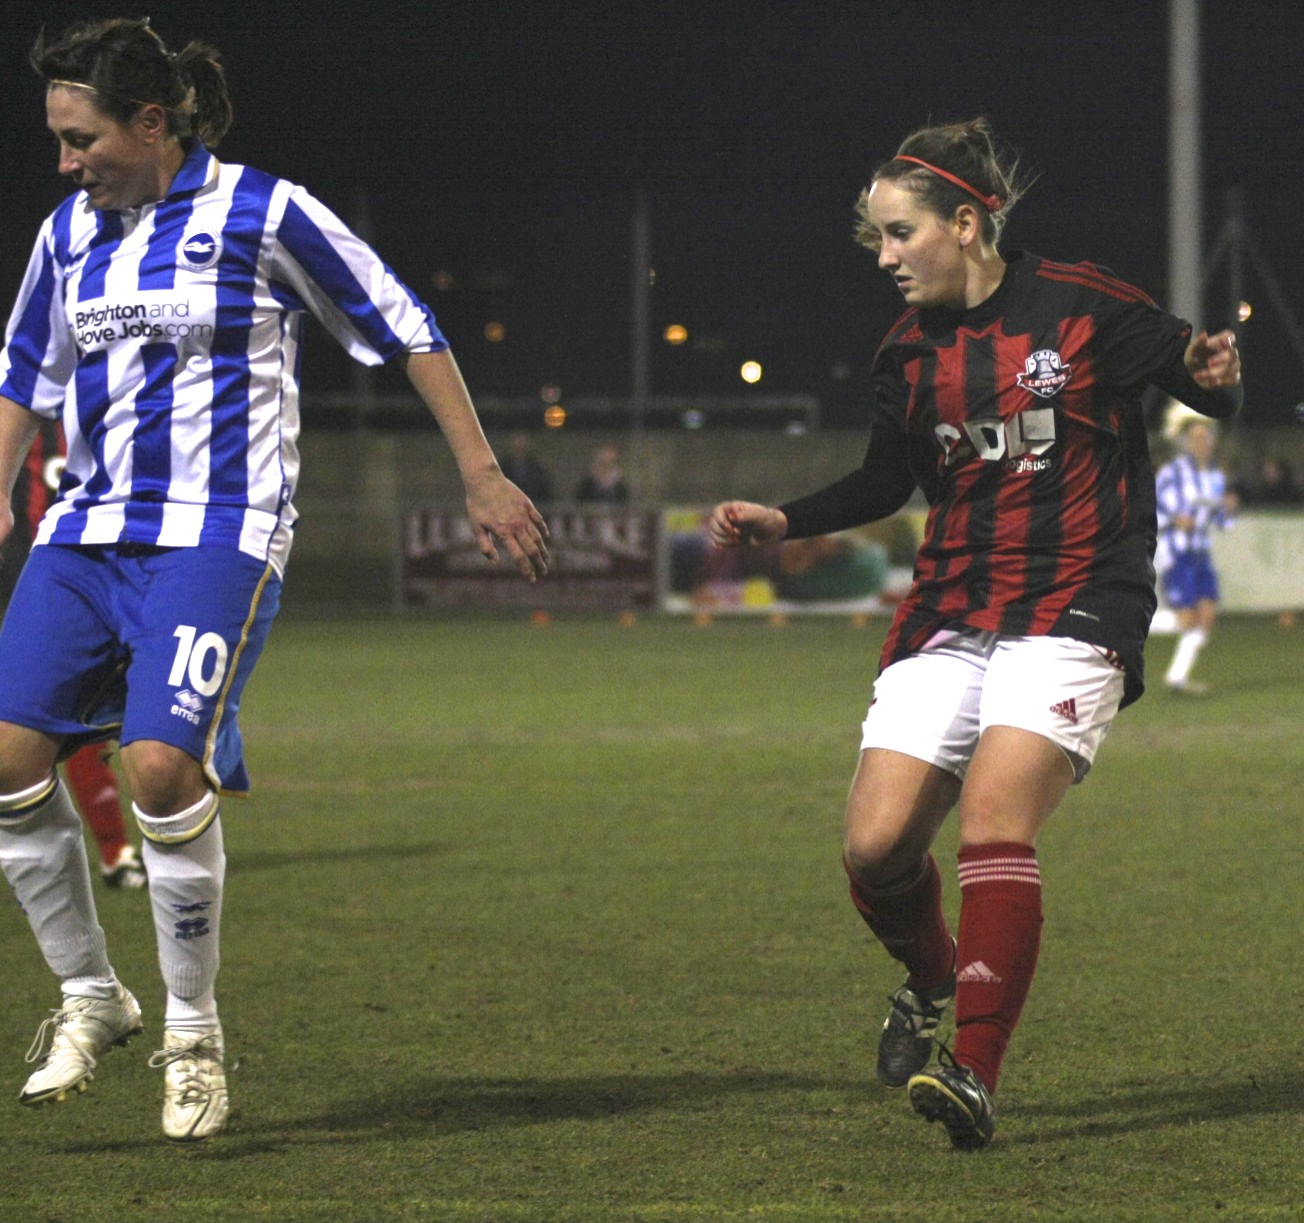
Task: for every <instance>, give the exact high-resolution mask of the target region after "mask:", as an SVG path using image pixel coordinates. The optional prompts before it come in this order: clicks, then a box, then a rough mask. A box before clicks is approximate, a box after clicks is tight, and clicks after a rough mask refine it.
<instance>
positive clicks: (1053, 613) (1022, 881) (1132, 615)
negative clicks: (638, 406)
mask: <svg viewBox="0 0 1304 1223" xmlns="http://www.w3.org/2000/svg"><path fill="white" fill-rule="evenodd" d="M1019 194H1020V189H1019V186H1018V184H1017V182H1016V181H1015V171H1014V167H1013V166H1012V165H1011V164H1009V163H1008V162H1007V161H1006V160H1005V159H1003V158H1002V157H1001V156H1000V155H999V154H998V153H997V152H996V149H995V147H994V145H993V141H992V134H991V130H990V128H989V127H988V125H987V124H986V122H985V121H984V120H975V121H973V122H969V123H959V124H949V125H939V126H934V127H927V128H924V129H921V130H919V131H917V132H915V133H913V134H912V135H911V136H909V137H908V138H907V139H906V140H905V142H904V143H903V144H902V145H901V147H900V149H899V150H898V152H897V155H896V156H895V157H894V158H892V159H891V160H890V161H888V162H887V163H885V164H884V165H882V166H881V167H879V169H878V170H877V171H876V172H875V174H874V177H873V181H872V183H871V185H870V187H869V188H868V189H867V190H866V191H865V192H864V193H863V194H862V196H861V198H860V201H859V204H858V213H859V217H860V225H859V229H858V235H857V236H858V238H859V239H860V241H861V242H862V243H863V244H864V245H865V246H867V247H869V248H870V249H871V250H872V251H874V252H875V253H876V254H877V256H878V264H879V267H881V268H882V269H883V270H884V271H885V272H887V273H888V274H889V275H890V276H891V277H892V279H893V280H894V281H895V283H896V285H897V288H898V289H899V290H900V292H901V294H902V296H903V297H904V298H905V301H906V304H907V306H908V307H909V309H908V310H907V311H906V313H905V314H904V315H903V316H902V317H901V319H900V320H899V321H898V322H897V323H896V325H895V326H894V327H893V328H892V329H891V331H890V332H889V333H888V335H887V338H886V339H885V340H884V342H883V344H882V346H881V347H880V348H879V350H878V353H877V355H876V356H875V358H874V366H873V388H874V400H873V403H872V405H871V407H870V413H869V419H870V439H869V445H868V449H867V450H866V453H865V458H864V461H863V463H862V464H861V466H860V467H859V468H858V469H857V470H855V471H854V472H852V473H851V474H849V475H847V476H846V477H844V478H843V479H841V480H839V481H837V482H835V483H833V484H831V485H829V486H828V487H827V488H824V489H822V490H820V491H819V492H816V493H813V494H811V495H810V496H807V497H803V498H800V499H799V500H796V501H792V502H789V503H787V504H784V505H780V506H778V507H769V506H763V505H758V504H755V503H751V502H743V501H727V502H724V503H722V504H721V505H719V506H717V507H716V509H715V511H714V513H713V515H712V519H711V533H712V536H713V538H714V540H715V542H716V543H717V544H718V545H720V546H722V547H729V546H736V545H740V544H747V543H757V544H764V543H773V542H776V541H778V540H781V539H785V538H786V539H796V538H802V537H805V536H810V535H816V534H822V533H825V532H829V531H837V530H841V529H844V528H847V527H852V526H856V525H859V524H861V523H865V522H869V521H872V520H873V519H876V518H882V517H884V516H885V515H888V514H891V513H893V512H894V511H896V510H898V509H900V508H901V507H902V506H903V505H904V504H905V502H906V501H907V500H908V499H909V498H910V496H911V495H912V494H913V492H914V490H915V489H916V488H918V489H920V490H922V492H923V495H924V497H925V499H926V500H927V502H928V507H929V510H928V517H927V522H926V525H925V528H924V537H923V542H922V544H921V546H920V548H919V553H918V557H917V559H916V564H915V573H914V583H913V585H912V587H911V589H910V592H909V594H908V595H907V597H906V599H905V600H904V602H903V603H902V604H901V606H900V608H899V609H898V610H897V613H896V616H895V618H894V620H893V623H892V627H891V630H890V632H889V633H888V637H887V640H886V642H885V644H884V647H883V654H882V658H881V660H880V673H879V678H878V680H877V682H876V684H875V686H874V700H873V702H872V703H871V705H870V708H869V713H868V715H867V717H866V719H865V724H864V731H863V738H862V744H861V748H862V750H861V755H860V761H859V765H858V768H857V770H856V775H855V778H854V780H853V781H852V785H851V792H850V795H849V797H848V800H847V809H846V840H845V845H844V854H845V862H846V868H847V873H848V875H849V876H850V878H851V894H852V898H853V900H854V902H855V905H856V908H857V909H858V910H859V911H860V913H861V915H862V916H863V917H864V919H865V921H866V923H867V924H868V925H869V928H870V929H871V930H872V931H873V932H874V934H875V935H876V936H877V937H878V938H879V940H880V941H881V942H882V943H883V945H884V947H885V948H886V949H887V951H888V953H889V954H890V955H891V956H893V957H894V958H895V959H896V960H898V961H900V962H901V963H902V964H903V965H904V966H905V968H906V970H907V973H908V976H907V979H906V982H905V984H904V985H903V986H902V987H901V988H900V989H899V990H898V991H897V993H896V994H895V995H894V996H893V998H892V1008H891V1011H890V1013H889V1015H888V1018H887V1021H886V1023H885V1024H884V1026H883V1031H882V1034H881V1036H880V1038H879V1051H878V1076H879V1078H880V1079H881V1080H882V1081H883V1082H884V1083H886V1084H887V1085H888V1086H892V1087H907V1086H908V1088H909V1097H910V1100H911V1103H912V1105H913V1107H914V1108H915V1110H916V1111H917V1112H919V1113H920V1114H921V1115H923V1116H924V1117H926V1118H927V1119H928V1120H930V1121H935V1120H940V1121H942V1122H943V1123H944V1125H945V1126H946V1129H947V1130H948V1132H949V1133H950V1136H951V1140H952V1142H953V1143H954V1144H955V1145H956V1146H961V1147H982V1146H985V1145H987V1143H988V1142H990V1141H991V1137H992V1133H993V1131H994V1128H995V1112H994V1109H993V1105H992V1095H993V1093H994V1092H995V1090H996V1082H997V1078H998V1075H999V1073H1000V1068H1001V1062H1002V1059H1003V1057H1004V1054H1005V1048H1006V1045H1007V1043H1008V1041H1009V1038H1010V1033H1011V1032H1012V1030H1013V1028H1014V1025H1015V1023H1016V1022H1017V1020H1018V1017H1019V1013H1020V1011H1021V1010H1022V1007H1023V1003H1024V1000H1025V998H1026V997H1027V994H1028V989H1029V986H1030V985H1031V982H1032V976H1033V971H1034V969H1035V966H1036V961H1037V954H1038V948H1039V945H1040V933H1041V923H1042V907H1041V875H1040V871H1039V869H1038V865H1037V858H1036V851H1035V848H1034V846H1035V843H1036V839H1037V835H1038V833H1039V832H1040V830H1041V828H1042V826H1043V824H1044V823H1045V821H1046V819H1047V817H1048V816H1049V815H1050V813H1051V812H1052V811H1053V810H1054V809H1055V807H1056V806H1057V805H1058V804H1059V802H1060V800H1061V799H1062V798H1063V797H1064V794H1065V793H1066V792H1067V790H1068V787H1069V786H1070V785H1071V784H1072V783H1074V782H1076V781H1081V780H1082V779H1083V778H1084V777H1085V776H1086V773H1087V771H1088V770H1089V769H1090V767H1091V763H1092V760H1093V759H1094V757H1095V754H1096V751H1097V749H1098V748H1099V746H1100V743H1101V741H1102V740H1103V739H1104V737H1105V734H1106V732H1107V731H1108V729H1109V726H1110V724H1111V722H1112V721H1113V718H1114V715H1115V714H1116V713H1117V711H1118V710H1119V708H1121V707H1122V706H1123V705H1126V704H1128V703H1129V702H1130V701H1133V700H1135V699H1136V698H1137V697H1138V696H1140V694H1141V690H1142V687H1143V673H1142V647H1143V645H1144V642H1145V636H1146V632H1147V629H1148V626H1149V624H1150V618H1151V615H1152V614H1153V612H1154V608H1155V596H1154V570H1153V567H1152V557H1153V554H1154V547H1155V488H1154V477H1153V472H1152V469H1151V465H1150V458H1149V454H1148V452H1147V446H1146V434H1145V428H1144V424H1143V420H1142V414H1141V406H1140V395H1141V392H1142V390H1143V389H1144V387H1145V386H1146V385H1147V384H1150V385H1154V386H1156V387H1158V388H1160V389H1161V390H1163V391H1165V392H1167V393H1168V394H1169V395H1171V396H1173V397H1174V398H1175V399H1178V400H1180V401H1181V402H1183V403H1186V404H1189V405H1190V406H1191V407H1193V408H1195V409H1196V410H1198V411H1200V412H1202V413H1204V414H1206V415H1208V416H1214V417H1225V416H1230V415H1231V414H1232V413H1233V412H1235V411H1236V409H1237V407H1238V406H1239V403H1240V360H1239V357H1238V355H1237V352H1236V346H1235V341H1234V338H1233V336H1232V333H1231V332H1222V333H1220V334H1218V335H1214V336H1209V335H1208V334H1206V333H1204V332H1201V333H1200V334H1198V335H1194V336H1193V335H1192V328H1191V326H1190V325H1189V324H1188V323H1185V322H1183V321H1182V320H1181V319H1178V318H1175V317H1173V316H1172V315H1171V314H1167V313H1165V312H1164V311H1163V310H1160V309H1159V308H1158V307H1157V306H1156V305H1155V304H1154V302H1152V301H1151V300H1150V299H1149V298H1148V297H1147V296H1146V295H1145V294H1144V293H1142V292H1141V291H1140V290H1138V289H1135V288H1133V287H1132V286H1131V285H1128V284H1125V283H1124V282H1123V281H1120V280H1118V279H1116V278H1115V277H1114V276H1113V275H1112V274H1110V273H1109V272H1106V271H1105V270H1103V269H1102V268H1099V267H1097V266H1094V265H1092V264H1087V263H1078V264H1064V263H1054V262H1051V261H1050V260H1047V259H1042V258H1039V257H1038V256H1036V255H1032V254H1029V253H1027V252H1024V251H1012V252H1008V253H1004V254H1003V253H1001V252H1000V251H999V250H998V247H997V241H998V239H999V236H1000V228H1001V225H1002V223H1003V221H1004V219H1005V216H1006V214H1007V213H1008V212H1009V210H1010V207H1011V206H1012V205H1013V203H1014V202H1015V200H1016V199H1017V198H1018V196H1019ZM952 808H957V809H958V813H959V816H958V818H959V821H960V854H959V876H960V895H961V905H960V921H959V927H958V930H957V941H953V940H952V936H951V933H950V930H949V928H948V926H947V923H946V919H945V917H944V915H943V912H942V906H941V884H940V879H939V876H938V870H937V866H936V864H935V862H934V860H933V857H932V854H931V851H930V847H931V845H932V842H933V839H934V837H935V835H936V833H937V831H938V829H939V828H940V826H941V824H942V821H943V820H944V819H945V817H946V816H947V814H948V813H949V812H950V811H951V809H952ZM953 996H954V998H955V1012H956V1014H955V1020H956V1033H955V1040H954V1046H953V1050H952V1051H949V1052H947V1051H943V1055H944V1062H945V1064H941V1065H937V1066H934V1067H933V1068H931V1069H929V1067H928V1063H929V1061H930V1058H931V1055H932V1051H933V1048H934V1038H933V1034H934V1032H935V1030H936V1028H937V1026H938V1022H939V1020H940V1019H941V1017H942V1014H943V1012H944V1010H945V1008H946V1005H947V1004H948V1003H949V1002H950V1000H951V998H952V997H953ZM938 1047H939V1050H940V1048H941V1047H940V1045H939V1046H938Z"/></svg>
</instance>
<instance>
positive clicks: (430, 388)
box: [406, 351, 548, 582]
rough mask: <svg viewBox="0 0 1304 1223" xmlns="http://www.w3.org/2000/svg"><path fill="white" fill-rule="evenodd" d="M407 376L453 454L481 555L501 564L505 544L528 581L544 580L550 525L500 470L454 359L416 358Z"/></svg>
mask: <svg viewBox="0 0 1304 1223" xmlns="http://www.w3.org/2000/svg"><path fill="white" fill-rule="evenodd" d="M406 372H407V376H408V379H409V380H410V381H411V383H412V385H413V386H414V387H415V388H416V391H417V394H419V395H420V396H421V398H422V400H423V401H424V403H425V405H426V407H428V408H429V409H430V413H431V415H432V416H434V418H435V420H436V421H437V422H438V423H439V427H440V429H441V430H442V431H443V434H444V437H445V438H446V439H447V441H448V445H449V447H450V449H451V450H452V451H453V457H454V459H456V461H457V469H458V471H459V472H460V473H461V476H462V483H463V485H464V486H465V488H466V510H467V513H468V515H470V518H471V524H472V526H473V527H474V528H475V532H476V538H477V539H478V540H479V543H480V551H481V553H482V554H483V555H484V556H486V557H487V558H488V559H489V560H491V561H494V562H495V563H496V562H497V560H498V548H497V546H496V545H501V546H502V547H504V548H505V549H506V550H507V552H508V554H509V555H510V556H511V558H512V561H513V563H514V564H515V565H516V568H517V570H518V571H519V572H520V574H521V576H522V577H523V578H527V579H528V580H529V581H531V582H533V581H535V580H536V579H538V578H541V577H543V576H544V574H546V573H547V572H548V544H547V539H548V524H547V523H546V522H545V521H544V519H543V515H542V514H540V513H539V511H538V510H537V509H535V507H534V503H533V502H532V501H531V500H530V499H529V497H527V496H526V495H525V494H524V493H523V492H521V490H520V489H519V488H517V487H516V485H515V484H513V483H512V482H511V481H510V480H509V479H507V477H506V476H504V475H503V473H502V471H501V469H500V468H499V466H498V461H497V459H495V458H494V455H493V451H492V450H491V449H490V447H489V443H488V441H487V440H486V439H485V435H484V431H483V430H482V429H481V428H480V421H479V418H478V417H477V416H476V414H475V408H474V407H473V406H472V404H471V396H470V394H469V392H468V391H467V389H466V383H465V382H463V381H462V374H461V371H460V370H459V369H458V368H457V362H456V361H455V360H454V359H453V354H452V353H450V352H448V351H444V352H417V353H412V354H410V355H409V356H408V358H407V365H406Z"/></svg>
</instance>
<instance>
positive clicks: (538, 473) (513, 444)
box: [499, 433, 552, 505]
mask: <svg viewBox="0 0 1304 1223" xmlns="http://www.w3.org/2000/svg"><path fill="white" fill-rule="evenodd" d="M499 466H500V467H502V469H503V475H505V476H506V477H507V478H508V479H509V480H510V481H511V482H512V483H513V484H515V485H516V487H517V488H519V489H520V490H521V492H523V493H524V494H525V495H526V496H527V497H529V499H530V500H531V501H533V502H534V503H535V504H536V505H541V504H543V503H544V502H546V501H551V500H552V476H551V475H550V474H549V473H548V469H547V468H546V467H545V466H544V465H543V463H542V462H540V460H539V457H538V456H537V455H536V454H535V453H534V451H533V450H531V449H530V438H529V435H528V434H525V433H513V434H512V436H511V437H510V438H508V439H507V451H506V453H505V454H504V455H503V457H502V460H501V462H500V463H499Z"/></svg>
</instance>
